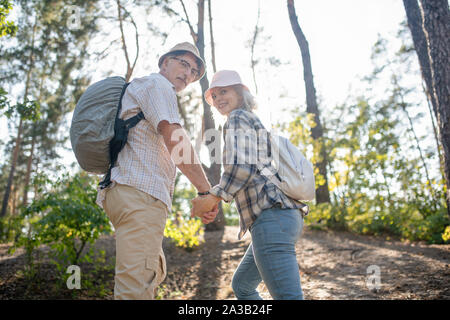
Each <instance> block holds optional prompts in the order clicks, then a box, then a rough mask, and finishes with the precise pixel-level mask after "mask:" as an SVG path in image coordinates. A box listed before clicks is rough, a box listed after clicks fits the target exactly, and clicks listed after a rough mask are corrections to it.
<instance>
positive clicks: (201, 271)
mask: <svg viewBox="0 0 450 320" xmlns="http://www.w3.org/2000/svg"><path fill="white" fill-rule="evenodd" d="M237 232H238V227H226V228H225V230H224V231H213V232H206V233H205V235H204V239H205V242H204V243H203V244H202V245H201V246H200V247H199V248H197V249H195V250H194V251H192V252H187V251H185V250H183V249H180V248H177V247H175V246H174V245H173V244H172V243H171V242H170V240H169V239H164V243H163V247H164V252H165V256H166V260H167V277H166V279H165V280H164V282H163V283H162V284H161V287H160V290H159V298H162V299H187V300H191V299H192V300H197V299H207V300H209V299H214V300H219V299H235V296H234V294H233V291H232V289H231V286H230V284H231V279H232V276H233V272H234V270H235V269H236V267H237V266H238V264H239V261H240V259H241V258H242V256H243V255H244V253H245V250H246V249H247V246H248V244H249V243H250V240H251V239H250V236H249V235H248V234H247V235H246V236H245V238H244V239H243V240H241V241H238V240H237ZM7 247H8V246H7V245H0V299H24V298H26V299H61V298H62V299H70V298H71V295H70V293H67V292H64V291H58V292H47V293H46V290H42V289H41V290H39V287H37V288H35V287H34V286H33V287H32V288H30V285H29V284H28V285H26V284H25V281H24V280H23V277H21V276H20V275H21V272H20V270H21V269H22V268H23V264H24V261H25V260H24V257H23V252H20V251H18V252H16V253H15V254H14V255H13V256H10V255H8V254H7V253H6V250H7ZM96 247H98V248H103V249H104V250H106V253H107V256H109V257H114V253H115V240H114V237H113V236H108V237H102V238H101V239H99V240H98V241H97V243H96ZM297 257H298V262H299V265H300V275H301V281H302V288H303V293H304V297H305V299H311V300H323V299H329V300H336V299H339V300H361V299H363V300H364V299H371V300H373V299H445V300H448V299H450V245H426V244H423V243H404V242H400V241H395V240H389V241H388V240H385V239H384V238H381V237H371V236H362V235H355V234H350V233H348V232H340V231H329V230H327V231H321V230H311V229H308V228H306V229H305V230H304V232H303V235H302V237H301V238H300V240H299V243H298V244H297ZM111 261H112V260H111ZM52 270H54V269H52V266H51V265H49V264H43V265H42V266H41V271H40V274H41V276H40V278H41V280H40V282H41V283H43V284H44V285H45V283H46V282H47V283H48V281H57V279H55V278H54V277H53V276H52V274H54V271H52ZM82 270H83V272H88V271H85V269H83V266H82ZM105 270H106V269H105ZM374 272H375V273H374ZM376 272H378V274H379V278H378V279H379V282H376V281H375V280H374V277H375V276H376V275H377V273H376ZM113 279H114V273H113V268H109V270H106V271H105V272H104V277H103V279H102V281H103V283H107V286H106V288H105V292H106V294H104V295H103V296H101V297H99V296H97V297H95V296H94V297H93V296H89V295H81V296H79V297H78V298H79V299H112V298H113V296H112V288H113ZM376 284H379V287H378V290H377V289H376V288H373V287H375V286H376ZM371 288H372V290H371ZM259 289H260V292H261V295H262V297H263V298H264V299H271V297H270V294H269V293H268V291H267V289H266V288H265V286H264V284H263V283H262V284H261V285H260V287H259ZM61 290H64V289H61ZM65 290H66V291H67V290H68V289H65Z"/></svg>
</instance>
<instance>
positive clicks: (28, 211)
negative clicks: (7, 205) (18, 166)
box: [10, 173, 112, 274]
mask: <svg viewBox="0 0 450 320" xmlns="http://www.w3.org/2000/svg"><path fill="white" fill-rule="evenodd" d="M94 183H95V181H94V180H93V179H92V178H91V177H89V176H88V175H87V174H83V173H80V174H77V175H75V176H74V177H70V176H68V175H64V176H63V177H62V178H61V179H59V180H58V181H57V182H55V183H54V184H53V185H52V191H51V192H49V193H47V194H45V196H44V197H42V199H39V200H36V201H33V203H32V204H31V205H30V206H28V207H27V208H25V209H24V210H23V212H22V213H21V217H22V219H23V221H24V227H25V228H26V232H25V233H23V234H21V235H20V236H18V237H17V239H16V241H15V242H14V246H13V247H12V248H11V251H10V252H13V251H14V250H15V249H16V248H17V247H23V248H24V249H25V251H26V254H27V257H28V259H29V261H28V263H29V264H30V265H31V266H32V265H33V251H34V249H36V248H37V247H39V246H41V245H48V246H49V247H50V249H51V250H50V256H51V258H53V262H54V263H55V264H56V266H57V268H58V270H59V271H60V272H62V273H64V272H65V270H66V268H67V267H68V266H69V265H76V264H79V263H81V262H92V261H93V260H92V259H93V257H94V251H93V247H91V249H90V250H89V251H87V252H84V251H85V250H84V249H85V246H86V245H87V244H88V243H89V244H94V242H95V241H96V240H97V239H98V238H99V236H100V235H101V234H104V233H110V232H111V231H112V230H111V226H110V223H109V219H108V217H107V216H106V215H105V213H104V212H103V211H102V209H101V208H100V207H98V206H97V205H96V204H95V199H96V189H95V187H94V186H93V185H95V184H94ZM64 274H65V273H64Z"/></svg>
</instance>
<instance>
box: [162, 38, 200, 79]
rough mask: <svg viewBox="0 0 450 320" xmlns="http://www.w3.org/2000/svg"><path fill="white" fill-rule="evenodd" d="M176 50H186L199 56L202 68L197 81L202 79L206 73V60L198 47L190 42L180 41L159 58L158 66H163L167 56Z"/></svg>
mask: <svg viewBox="0 0 450 320" xmlns="http://www.w3.org/2000/svg"><path fill="white" fill-rule="evenodd" d="M176 51H186V52H189V53H192V54H193V55H194V56H195V57H196V58H198V60H199V62H201V64H200V65H199V66H198V67H199V68H200V75H199V76H198V77H197V79H195V81H197V80H200V79H201V78H202V77H203V76H204V75H205V62H204V61H203V59H202V57H200V53H199V51H198V49H197V47H196V46H194V45H193V44H191V43H189V42H181V43H178V44H176V45H175V47H173V48H172V49H170V50H169V51H168V52H166V53H165V54H163V55H162V56H161V57H160V58H159V61H158V67H160V68H161V64H162V63H163V61H164V58H165V57H167V56H168V55H170V54H171V53H173V52H176Z"/></svg>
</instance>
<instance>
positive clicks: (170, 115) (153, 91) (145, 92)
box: [135, 78, 181, 130]
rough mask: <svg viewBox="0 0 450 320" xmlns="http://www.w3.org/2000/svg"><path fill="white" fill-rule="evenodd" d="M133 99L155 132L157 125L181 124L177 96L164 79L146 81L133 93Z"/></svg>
mask: <svg viewBox="0 0 450 320" xmlns="http://www.w3.org/2000/svg"><path fill="white" fill-rule="evenodd" d="M135 98H136V101H137V102H138V104H139V107H140V108H141V110H142V112H143V113H144V116H145V119H146V120H147V121H149V122H150V124H151V125H152V126H153V128H155V130H157V128H158V124H159V123H160V122H161V121H163V120H166V121H168V122H169V123H179V124H180V123H181V119H180V114H179V112H178V103H177V96H176V94H175V91H174V89H173V88H172V87H171V86H170V85H169V84H168V83H165V80H164V79H158V78H156V79H151V80H147V81H146V83H145V85H143V86H140V88H139V89H138V90H136V91H135Z"/></svg>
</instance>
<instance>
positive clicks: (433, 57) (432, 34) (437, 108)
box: [403, 0, 450, 217]
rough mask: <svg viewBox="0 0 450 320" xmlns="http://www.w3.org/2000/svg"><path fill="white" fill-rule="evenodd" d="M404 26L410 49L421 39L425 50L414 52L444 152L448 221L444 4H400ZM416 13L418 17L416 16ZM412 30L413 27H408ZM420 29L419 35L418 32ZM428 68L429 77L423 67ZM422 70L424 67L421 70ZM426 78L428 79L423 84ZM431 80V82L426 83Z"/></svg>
mask: <svg viewBox="0 0 450 320" xmlns="http://www.w3.org/2000/svg"><path fill="white" fill-rule="evenodd" d="M403 2H404V6H405V10H406V14H407V18H408V25H409V26H410V28H411V33H412V35H413V41H414V46H415V47H416V48H417V47H420V46H421V45H422V46H423V44H421V42H420V41H422V42H423V39H422V38H421V37H424V38H425V41H426V52H425V50H423V49H421V50H416V51H417V55H418V56H419V61H420V64H421V69H422V75H423V77H424V78H425V83H426V85H427V88H428V91H429V93H430V96H431V99H430V100H431V103H432V104H433V110H434V112H435V114H436V119H437V122H438V127H439V137H440V140H441V143H442V146H443V150H444V176H445V180H446V185H447V192H446V201H447V213H448V215H449V217H450V180H449V179H450V96H449V94H450V92H449V87H450V61H449V56H450V52H449V51H450V39H449V38H448V35H449V34H450V20H449V19H450V13H449V8H448V1H447V0H420V4H421V8H420V9H419V10H418V5H417V2H416V1H413V0H404V1H403ZM418 12H420V15H419V14H418ZM411 26H413V27H411ZM417 26H421V28H422V31H420V27H417ZM427 62H428V65H429V70H430V71H429V74H428V73H427V72H428V71H427V70H426V64H427ZM423 65H424V66H425V67H424V66H423ZM427 77H428V78H429V79H428V81H427ZM430 79H431V81H430Z"/></svg>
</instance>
